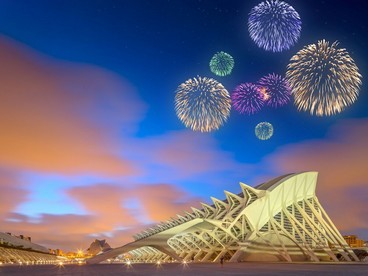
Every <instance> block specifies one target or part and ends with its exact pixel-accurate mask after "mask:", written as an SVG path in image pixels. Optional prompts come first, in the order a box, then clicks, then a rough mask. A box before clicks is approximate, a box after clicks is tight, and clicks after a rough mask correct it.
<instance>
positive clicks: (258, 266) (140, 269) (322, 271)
mask: <svg viewBox="0 0 368 276" xmlns="http://www.w3.org/2000/svg"><path fill="white" fill-rule="evenodd" d="M0 275H6V276H8V275H16V276H17V275H19V276H20V275H21V276H24V275H26V276H33V275H34V276H52V275H58V276H61V275H62V276H67V275H68V276H69V275H80V276H100V275H101V276H110V275H149V276H154V275H157V276H158V275H160V276H161V275H175V276H179V275H195V276H201V275H203V276H206V275H211V276H213V275H257V276H258V275H273V276H277V275H283V276H285V275H293V276H294V275H298V276H303V275H312V276H319V275H323V276H343V275H348V276H356V275H366V276H367V275H368V264H362V263H360V264H300V263H298V264H285V263H282V264H280V263H225V264H224V266H223V267H221V265H220V264H212V263H208V264H189V265H187V266H184V265H182V264H164V265H162V266H159V267H157V266H155V265H153V264H134V265H133V266H131V267H126V266H125V265H122V264H100V265H65V266H64V267H57V266H50V265H42V266H1V267H0Z"/></svg>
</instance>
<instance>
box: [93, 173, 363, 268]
mask: <svg viewBox="0 0 368 276" xmlns="http://www.w3.org/2000/svg"><path fill="white" fill-rule="evenodd" d="M317 176H318V173H317V172H303V173H297V174H289V175H284V176H280V177H278V178H275V179H273V180H271V181H268V182H265V183H263V184H260V185H258V186H257V187H254V188H253V187H250V186H248V185H246V184H244V183H240V188H241V193H239V194H234V193H231V192H228V191H225V196H226V199H225V200H219V199H217V198H215V197H211V200H212V202H213V204H212V205H210V204H206V203H201V205H202V209H200V210H199V209H196V208H193V207H192V208H191V209H192V212H185V214H183V215H177V218H171V219H170V220H168V221H166V222H161V223H160V224H158V225H157V226H155V227H151V228H149V229H147V230H145V231H143V232H142V233H139V234H137V235H135V236H134V238H135V241H134V242H132V243H129V244H126V245H124V246H122V247H119V248H115V249H113V250H111V251H109V252H106V253H104V254H101V255H98V256H96V257H93V258H91V259H89V260H88V261H87V263H98V262H101V261H104V260H106V259H108V258H110V259H111V258H114V257H116V256H118V255H120V254H123V253H128V256H129V258H130V259H131V260H132V261H135V262H150V261H169V260H176V261H196V262H218V261H220V259H221V258H222V257H224V258H226V259H228V260H229V261H232V262H238V261H286V262H293V261H313V262H319V261H333V262H338V261H340V260H341V261H358V260H359V259H358V258H357V256H356V255H355V254H354V252H353V251H352V249H351V248H350V247H349V246H348V245H347V243H346V242H345V240H344V239H343V237H342V236H341V234H340V233H339V231H338V230H337V228H336V227H335V225H334V224H333V222H332V221H331V219H330V218H329V217H328V215H327V213H326V211H325V210H324V209H323V207H322V206H321V204H320V203H319V201H318V198H317V197H316V194H315V190H316V184H317Z"/></svg>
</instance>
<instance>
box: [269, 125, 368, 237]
mask: <svg viewBox="0 0 368 276" xmlns="http://www.w3.org/2000/svg"><path fill="white" fill-rule="evenodd" d="M367 137H368V119H354V120H345V121H342V122H339V123H338V124H337V125H335V126H334V127H332V128H331V130H330V132H329V134H328V137H327V138H326V139H321V140H312V141H304V142H301V143H298V144H293V145H287V146H284V147H282V148H280V149H279V150H278V151H276V152H275V153H274V154H272V155H271V156H268V157H267V158H266V160H265V163H267V165H268V166H273V167H274V168H275V169H276V170H277V171H279V172H280V173H290V172H299V171H318V172H319V179H318V185H317V196H318V198H319V199H320V201H321V203H322V205H323V206H324V207H325V209H326V210H327V213H328V214H329V215H330V216H331V218H332V221H333V222H334V223H335V224H336V226H337V227H338V229H340V230H341V231H343V232H345V233H351V232H354V231H356V229H366V233H367V230H368V221H367V220H366V219H364V218H366V217H367V216H368V213H367V210H368V194H367V189H368V170H367V156H368V147H367ZM365 238H368V236H366V237H365Z"/></svg>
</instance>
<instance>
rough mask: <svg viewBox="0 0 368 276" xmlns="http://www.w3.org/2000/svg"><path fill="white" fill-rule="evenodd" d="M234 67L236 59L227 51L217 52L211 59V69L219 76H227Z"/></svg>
mask: <svg viewBox="0 0 368 276" xmlns="http://www.w3.org/2000/svg"><path fill="white" fill-rule="evenodd" d="M233 68H234V59H233V57H232V56H231V55H229V54H228V53H225V52H218V53H216V54H215V55H214V56H213V57H212V59H211V61H210V69H211V71H212V73H214V74H215V75H217V76H227V75H230V74H231V71H232V70H233Z"/></svg>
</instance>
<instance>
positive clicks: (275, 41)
mask: <svg viewBox="0 0 368 276" xmlns="http://www.w3.org/2000/svg"><path fill="white" fill-rule="evenodd" d="M301 26H302V22H301V20H300V16H299V14H298V13H297V12H296V11H295V9H294V8H293V7H292V6H290V5H289V4H287V3H285V2H283V1H279V0H267V1H264V2H262V3H260V4H258V5H257V6H255V7H254V8H253V9H252V10H251V11H250V13H249V18H248V30H249V34H250V37H251V38H252V39H253V41H254V42H255V43H256V44H257V46H258V47H260V48H263V49H265V50H266V51H272V52H281V51H283V50H287V49H289V48H290V47H291V46H293V45H294V44H295V43H296V42H297V41H298V39H299V37H300V31H301V28H302V27H301Z"/></svg>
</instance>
